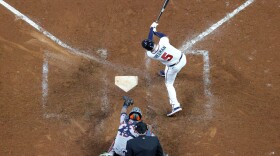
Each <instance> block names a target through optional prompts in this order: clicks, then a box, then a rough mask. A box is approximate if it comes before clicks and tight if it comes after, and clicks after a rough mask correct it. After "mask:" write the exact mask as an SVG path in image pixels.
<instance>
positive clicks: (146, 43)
mask: <svg viewBox="0 0 280 156" xmlns="http://www.w3.org/2000/svg"><path fill="white" fill-rule="evenodd" d="M154 45H155V43H154V41H152V40H149V39H145V40H143V41H142V47H143V48H145V49H146V50H153V48H154Z"/></svg>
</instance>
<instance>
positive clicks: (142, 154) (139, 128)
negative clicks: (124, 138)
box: [125, 121, 164, 156]
mask: <svg viewBox="0 0 280 156" xmlns="http://www.w3.org/2000/svg"><path fill="white" fill-rule="evenodd" d="M135 131H136V133H138V134H139V136H138V137H136V138H134V139H131V140H129V141H128V142H127V145H126V150H127V152H126V154H125V156H164V153H163V150H162V147H161V145H160V143H159V140H158V138H157V137H156V136H146V133H147V131H148V127H147V124H145V123H144V122H142V121H141V122H138V123H137V124H136V125H135Z"/></svg>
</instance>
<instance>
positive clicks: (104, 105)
mask: <svg viewBox="0 0 280 156" xmlns="http://www.w3.org/2000/svg"><path fill="white" fill-rule="evenodd" d="M103 83H104V86H105V87H103V89H102V99H101V111H102V112H104V113H106V112H107V111H108V109H109V99H108V80H107V75H106V74H104V75H103Z"/></svg>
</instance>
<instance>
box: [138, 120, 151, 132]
mask: <svg viewBox="0 0 280 156" xmlns="http://www.w3.org/2000/svg"><path fill="white" fill-rule="evenodd" d="M135 130H136V131H137V132H138V133H139V134H145V132H146V131H147V130H148V126H147V124H145V123H144V122H142V121H140V122H138V123H137V124H136V125H135Z"/></svg>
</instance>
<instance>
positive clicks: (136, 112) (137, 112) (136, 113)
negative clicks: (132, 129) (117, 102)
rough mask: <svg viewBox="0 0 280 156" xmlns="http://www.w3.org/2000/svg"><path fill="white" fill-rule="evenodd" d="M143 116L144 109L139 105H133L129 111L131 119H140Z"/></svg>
mask: <svg viewBox="0 0 280 156" xmlns="http://www.w3.org/2000/svg"><path fill="white" fill-rule="evenodd" d="M141 118H142V111H141V109H140V108H138V107H133V108H132V109H131V111H130V113H129V119H131V120H134V121H140V120H141Z"/></svg>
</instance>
